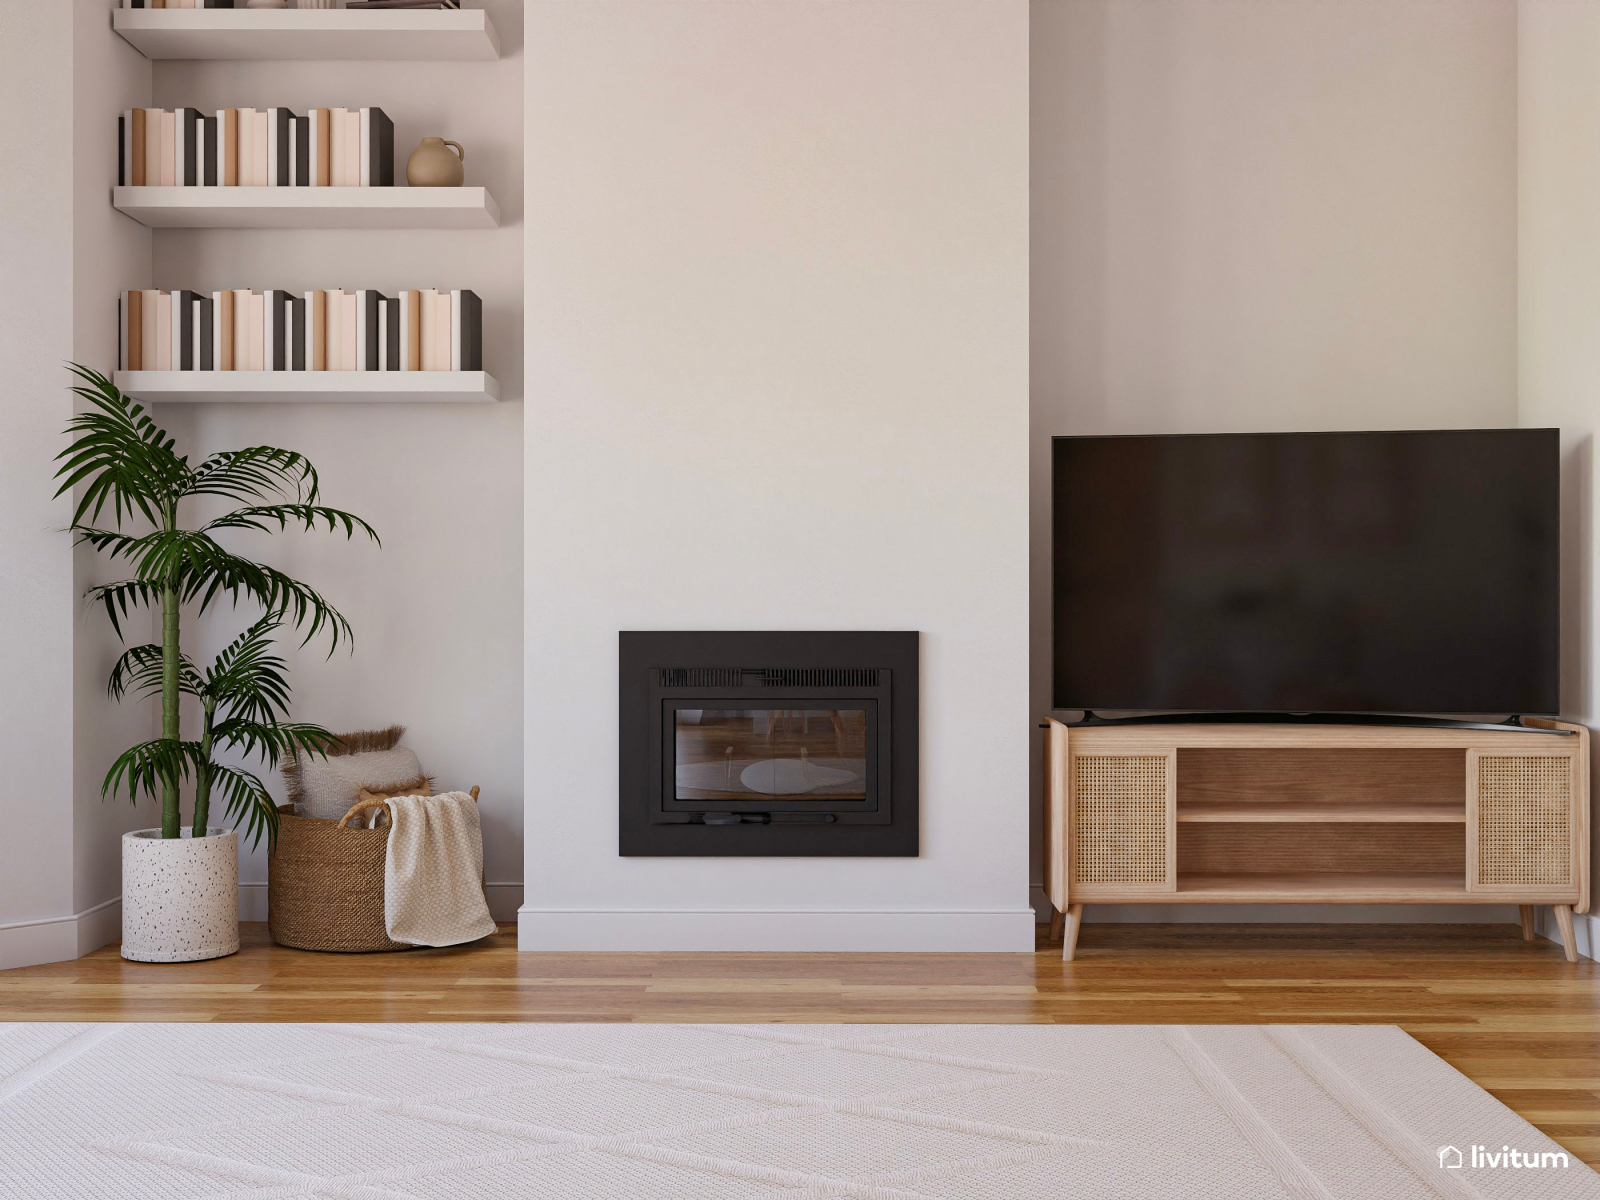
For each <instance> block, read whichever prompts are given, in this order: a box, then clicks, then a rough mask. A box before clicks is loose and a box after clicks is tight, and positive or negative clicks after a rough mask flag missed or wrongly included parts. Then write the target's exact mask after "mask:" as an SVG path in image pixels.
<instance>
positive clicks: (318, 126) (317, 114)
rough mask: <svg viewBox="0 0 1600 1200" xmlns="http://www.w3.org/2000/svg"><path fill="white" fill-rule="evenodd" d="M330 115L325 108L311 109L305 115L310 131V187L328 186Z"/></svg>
mask: <svg viewBox="0 0 1600 1200" xmlns="http://www.w3.org/2000/svg"><path fill="white" fill-rule="evenodd" d="M331 115H332V114H331V113H330V111H329V110H328V109H326V108H313V109H312V110H311V111H310V112H309V113H307V114H306V124H307V126H308V127H309V129H310V130H311V148H310V154H309V158H310V162H309V164H308V165H309V166H310V169H311V186H312V187H328V186H329V178H330V176H329V173H328V170H329V162H330V156H329V148H328V139H329V136H330V133H329V123H330V122H329V119H330V117H331Z"/></svg>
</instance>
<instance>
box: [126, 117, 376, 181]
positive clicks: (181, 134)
mask: <svg viewBox="0 0 1600 1200" xmlns="http://www.w3.org/2000/svg"><path fill="white" fill-rule="evenodd" d="M117 183H118V184H119V185H121V186H123V187H393V186H394V122H393V121H391V120H390V119H389V117H388V115H387V114H386V113H385V112H384V111H383V109H381V108H313V109H311V110H310V111H309V112H308V113H306V115H305V116H298V115H296V114H295V113H293V112H291V111H290V110H289V109H287V108H223V109H218V110H217V113H216V115H215V116H207V115H206V114H205V113H202V112H201V111H200V110H199V109H198V108H180V109H176V110H168V109H164V108H130V109H128V110H127V111H126V112H124V113H123V114H122V115H121V116H120V117H118V118H117Z"/></svg>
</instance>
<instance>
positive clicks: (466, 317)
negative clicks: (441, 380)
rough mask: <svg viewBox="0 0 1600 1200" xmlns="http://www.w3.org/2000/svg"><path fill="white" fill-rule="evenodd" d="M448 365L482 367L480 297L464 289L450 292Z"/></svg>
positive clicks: (461, 368) (464, 368) (470, 368)
mask: <svg viewBox="0 0 1600 1200" xmlns="http://www.w3.org/2000/svg"><path fill="white" fill-rule="evenodd" d="M450 369H451V370H452V371H481V370H483V301H482V300H480V299H479V298H478V294H477V293H476V292H471V291H467V290H465V289H461V290H457V291H453V292H451V293H450Z"/></svg>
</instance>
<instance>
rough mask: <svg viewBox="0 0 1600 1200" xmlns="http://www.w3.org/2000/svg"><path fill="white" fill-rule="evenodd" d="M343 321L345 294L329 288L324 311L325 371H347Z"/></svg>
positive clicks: (324, 300)
mask: <svg viewBox="0 0 1600 1200" xmlns="http://www.w3.org/2000/svg"><path fill="white" fill-rule="evenodd" d="M343 321H344V293H343V292H342V291H340V290H339V289H338V288H329V289H328V290H327V291H326V292H324V293H323V310H322V330H323V332H322V337H323V360H324V362H326V363H327V367H326V368H325V369H326V370H329V371H343V370H344V369H345V366H344V359H343V351H344V331H343V330H342V329H341V328H340V326H341V324H342V323H343Z"/></svg>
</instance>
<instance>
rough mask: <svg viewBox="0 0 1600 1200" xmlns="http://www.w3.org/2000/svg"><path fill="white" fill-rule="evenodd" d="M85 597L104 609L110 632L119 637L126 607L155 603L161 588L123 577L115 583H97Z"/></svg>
mask: <svg viewBox="0 0 1600 1200" xmlns="http://www.w3.org/2000/svg"><path fill="white" fill-rule="evenodd" d="M86 598H87V599H88V601H89V603H90V604H98V605H100V606H101V607H103V608H104V609H105V610H106V616H107V617H109V618H110V620H111V629H112V632H114V633H115V634H116V635H117V636H118V637H119V638H120V637H121V636H122V622H123V620H124V619H125V618H126V617H127V615H128V609H129V608H131V607H135V606H141V605H143V606H149V605H153V604H155V603H156V602H157V601H158V600H160V598H161V589H160V587H159V586H157V585H156V584H153V583H146V582H145V581H144V580H142V579H123V580H120V581H118V582H117V583H102V584H97V585H96V586H94V587H92V588H90V589H89V591H88V594H87V597H86Z"/></svg>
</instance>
